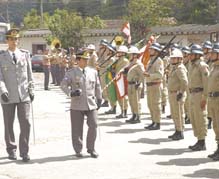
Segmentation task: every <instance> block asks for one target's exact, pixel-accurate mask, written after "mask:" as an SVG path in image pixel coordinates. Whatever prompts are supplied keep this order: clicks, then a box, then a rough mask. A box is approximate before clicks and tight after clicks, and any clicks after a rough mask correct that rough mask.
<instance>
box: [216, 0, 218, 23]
mask: <svg viewBox="0 0 219 179" xmlns="http://www.w3.org/2000/svg"><path fill="white" fill-rule="evenodd" d="M218 22H219V0H217V17H216V23H218Z"/></svg>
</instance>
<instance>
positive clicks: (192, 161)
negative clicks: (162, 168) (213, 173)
mask: <svg viewBox="0 0 219 179" xmlns="http://www.w3.org/2000/svg"><path fill="white" fill-rule="evenodd" d="M209 162H212V160H210V159H208V158H180V159H172V160H169V161H168V162H157V164H158V165H176V166H197V165H200V164H205V163H209ZM218 177H219V175H218Z"/></svg>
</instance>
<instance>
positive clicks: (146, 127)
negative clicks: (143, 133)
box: [144, 122, 154, 129]
mask: <svg viewBox="0 0 219 179" xmlns="http://www.w3.org/2000/svg"><path fill="white" fill-rule="evenodd" d="M153 125H154V122H152V123H151V124H150V125H148V126H145V127H144V128H145V129H149V128H150V127H151V126H153Z"/></svg>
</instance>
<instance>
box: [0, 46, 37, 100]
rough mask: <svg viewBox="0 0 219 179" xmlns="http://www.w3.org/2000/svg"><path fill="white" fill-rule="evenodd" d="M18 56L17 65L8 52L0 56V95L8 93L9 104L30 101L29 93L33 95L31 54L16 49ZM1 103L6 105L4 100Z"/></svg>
mask: <svg viewBox="0 0 219 179" xmlns="http://www.w3.org/2000/svg"><path fill="white" fill-rule="evenodd" d="M16 54H17V55H18V57H16V58H17V63H16V64H15V62H14V61H13V59H12V56H11V55H10V54H9V52H8V51H5V52H3V53H2V54H0V95H1V94H3V93H5V92H7V93H8V95H9V102H8V103H19V102H25V101H30V97H29V93H33V76H32V70H31V62H30V56H29V53H28V52H27V51H23V50H20V49H16ZM16 87H17V88H16ZM1 103H2V104H5V102H4V101H2V100H1ZM8 103H7V104H8Z"/></svg>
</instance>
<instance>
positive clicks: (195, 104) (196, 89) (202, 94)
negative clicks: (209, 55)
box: [188, 59, 209, 140]
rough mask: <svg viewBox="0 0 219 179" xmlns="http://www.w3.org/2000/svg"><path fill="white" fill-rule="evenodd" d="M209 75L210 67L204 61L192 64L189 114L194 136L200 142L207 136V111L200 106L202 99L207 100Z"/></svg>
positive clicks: (189, 76)
mask: <svg viewBox="0 0 219 179" xmlns="http://www.w3.org/2000/svg"><path fill="white" fill-rule="evenodd" d="M208 74H209V71H208V66H207V64H206V63H205V62H204V61H203V60H201V59H198V60H196V61H195V62H191V64H190V66H189V73H188V78H189V91H190V97H189V107H190V108H189V112H190V120H191V123H192V128H193V132H194V136H195V137H197V138H198V140H204V139H205V136H206V135H207V125H206V121H207V109H204V110H202V109H201V107H200V104H201V100H202V99H205V100H206V99H207V80H208Z"/></svg>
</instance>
